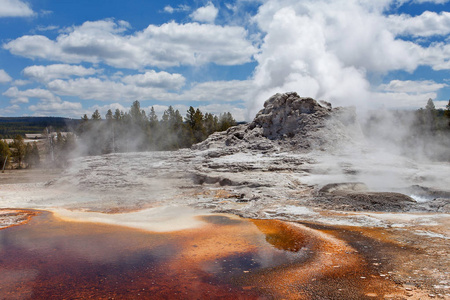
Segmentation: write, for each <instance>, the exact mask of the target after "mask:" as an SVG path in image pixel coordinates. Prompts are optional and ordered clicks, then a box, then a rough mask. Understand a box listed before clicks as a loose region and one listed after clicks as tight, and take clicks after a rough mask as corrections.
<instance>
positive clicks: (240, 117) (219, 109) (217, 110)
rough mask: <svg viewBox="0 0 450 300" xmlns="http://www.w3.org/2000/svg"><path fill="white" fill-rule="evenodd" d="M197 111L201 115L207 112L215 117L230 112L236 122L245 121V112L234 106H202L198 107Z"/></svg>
mask: <svg viewBox="0 0 450 300" xmlns="http://www.w3.org/2000/svg"><path fill="white" fill-rule="evenodd" d="M199 109H200V110H201V111H202V112H203V113H207V112H208V113H210V114H213V115H216V116H219V115H220V114H221V113H225V112H230V113H231V114H232V115H233V118H234V119H235V120H236V121H238V122H240V121H244V120H245V119H246V112H247V110H246V109H245V108H241V107H237V106H236V105H231V104H222V103H213V104H209V105H202V106H200V107H199Z"/></svg>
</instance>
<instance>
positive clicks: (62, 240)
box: [0, 212, 295, 299]
mask: <svg viewBox="0 0 450 300" xmlns="http://www.w3.org/2000/svg"><path fill="white" fill-rule="evenodd" d="M199 218H200V219H201V220H202V221H203V222H206V225H205V226H203V227H201V228H198V229H195V230H194V229H193V230H183V231H176V232H169V233H156V232H148V231H143V230H135V229H129V228H124V227H119V226H109V225H102V224H93V223H80V222H75V223H74V222H66V221H61V220H59V219H56V218H54V217H53V216H52V214H50V213H48V212H43V213H42V214H40V215H39V216H36V217H34V218H33V219H32V220H31V221H30V222H29V223H28V224H26V225H22V226H16V227H12V228H8V229H5V230H1V231H0V245H1V248H0V257H1V259H0V274H1V275H0V283H1V287H0V298H23V299H26V298H77V297H80V298H84V297H95V298H108V297H119V298H120V297H124V298H134V297H138V296H148V297H161V298H164V297H181V298H208V297H225V298H233V297H234V298H235V297H238V298H239V297H245V298H252V297H258V296H261V295H260V292H258V290H257V289H255V290H252V288H249V287H243V286H242V285H241V284H240V282H241V280H240V278H241V277H242V276H245V275H246V274H248V273H250V272H253V271H255V270H260V269H262V268H268V267H273V266H276V265H278V264H283V263H287V262H289V261H292V260H295V257H294V256H295V254H293V253H290V252H287V251H281V250H279V249H276V248H274V247H272V246H271V245H270V244H268V243H267V242H266V241H265V240H266V238H265V235H264V234H262V233H261V232H260V231H259V230H258V229H257V228H256V227H255V226H254V225H253V223H251V222H249V221H245V220H241V219H238V218H236V217H228V216H224V215H218V216H201V217H199Z"/></svg>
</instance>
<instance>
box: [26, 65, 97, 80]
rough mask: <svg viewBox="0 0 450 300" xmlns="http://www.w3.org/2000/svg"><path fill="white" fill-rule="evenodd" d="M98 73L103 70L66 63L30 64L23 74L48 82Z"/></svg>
mask: <svg viewBox="0 0 450 300" xmlns="http://www.w3.org/2000/svg"><path fill="white" fill-rule="evenodd" d="M97 73H101V70H96V69H94V68H85V67H83V66H75V65H66V64H54V65H49V66H29V67H26V68H25V69H24V70H23V74H24V75H25V76H26V77H28V78H30V79H33V80H36V81H41V82H48V81H51V80H53V79H58V78H70V77H72V76H79V77H83V76H88V75H94V74H97Z"/></svg>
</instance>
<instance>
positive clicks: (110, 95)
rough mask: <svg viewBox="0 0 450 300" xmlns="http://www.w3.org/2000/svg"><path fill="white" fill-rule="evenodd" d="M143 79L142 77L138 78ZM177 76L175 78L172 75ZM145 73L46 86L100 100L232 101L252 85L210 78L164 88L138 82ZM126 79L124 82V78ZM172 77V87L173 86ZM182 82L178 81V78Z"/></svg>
mask: <svg viewBox="0 0 450 300" xmlns="http://www.w3.org/2000/svg"><path fill="white" fill-rule="evenodd" d="M141 79H142V81H141ZM175 79H177V78H175ZM180 79H181V78H180ZM145 80H146V78H145V76H143V77H139V75H134V76H126V77H124V81H123V82H117V81H112V80H108V79H106V80H102V79H100V78H94V77H90V78H76V79H69V80H62V79H56V80H53V81H51V82H49V83H48V84H47V87H48V89H49V90H50V91H51V92H52V93H55V94H57V95H61V96H74V97H79V98H81V99H85V100H91V99H92V100H101V101H121V102H123V101H132V100H158V101H224V102H232V101H238V100H243V99H246V97H247V96H248V93H249V91H251V89H252V84H253V83H252V82H251V81H239V80H234V81H210V82H203V83H197V84H193V85H192V86H190V88H189V89H186V90H183V91H181V92H179V93H174V92H169V91H167V90H166V89H165V88H161V87H155V86H152V85H150V86H148V85H145V84H143V85H141V86H139V85H137V84H136V83H138V84H139V83H145ZM125 81H127V82H125ZM174 82H175V83H176V81H172V82H171V83H170V84H172V86H173V87H176V85H174ZM180 82H181V81H180Z"/></svg>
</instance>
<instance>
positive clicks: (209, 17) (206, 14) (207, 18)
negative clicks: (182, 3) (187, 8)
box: [191, 2, 219, 23]
mask: <svg viewBox="0 0 450 300" xmlns="http://www.w3.org/2000/svg"><path fill="white" fill-rule="evenodd" d="M218 13H219V10H218V9H217V8H216V7H215V6H214V4H212V3H211V2H208V4H207V5H206V6H203V7H200V8H198V9H197V10H196V11H194V12H193V13H192V14H191V18H192V20H194V21H199V22H205V23H214V21H215V20H216V18H217V14H218Z"/></svg>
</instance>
